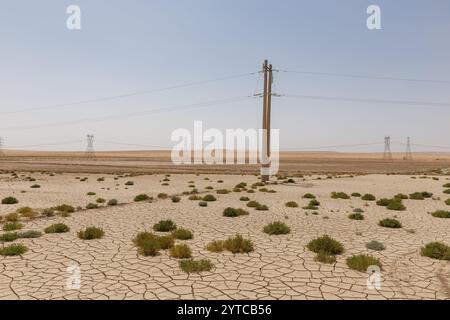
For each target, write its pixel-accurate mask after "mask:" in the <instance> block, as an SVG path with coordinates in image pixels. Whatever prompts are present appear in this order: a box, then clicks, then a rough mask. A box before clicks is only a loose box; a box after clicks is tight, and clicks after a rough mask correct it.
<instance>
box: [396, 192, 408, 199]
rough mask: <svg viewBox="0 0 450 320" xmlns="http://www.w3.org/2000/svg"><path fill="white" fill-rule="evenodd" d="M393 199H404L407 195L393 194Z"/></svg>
mask: <svg viewBox="0 0 450 320" xmlns="http://www.w3.org/2000/svg"><path fill="white" fill-rule="evenodd" d="M394 199H401V200H406V199H408V196H407V195H406V194H403V193H398V194H396V195H395V196H394Z"/></svg>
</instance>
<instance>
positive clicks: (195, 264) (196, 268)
mask: <svg viewBox="0 0 450 320" xmlns="http://www.w3.org/2000/svg"><path fill="white" fill-rule="evenodd" d="M179 266H180V268H181V270H183V271H184V272H187V273H199V272H204V271H210V270H211V269H212V268H213V267H214V265H213V264H212V263H211V261H209V260H207V259H201V260H193V259H189V260H181V261H180V262H179Z"/></svg>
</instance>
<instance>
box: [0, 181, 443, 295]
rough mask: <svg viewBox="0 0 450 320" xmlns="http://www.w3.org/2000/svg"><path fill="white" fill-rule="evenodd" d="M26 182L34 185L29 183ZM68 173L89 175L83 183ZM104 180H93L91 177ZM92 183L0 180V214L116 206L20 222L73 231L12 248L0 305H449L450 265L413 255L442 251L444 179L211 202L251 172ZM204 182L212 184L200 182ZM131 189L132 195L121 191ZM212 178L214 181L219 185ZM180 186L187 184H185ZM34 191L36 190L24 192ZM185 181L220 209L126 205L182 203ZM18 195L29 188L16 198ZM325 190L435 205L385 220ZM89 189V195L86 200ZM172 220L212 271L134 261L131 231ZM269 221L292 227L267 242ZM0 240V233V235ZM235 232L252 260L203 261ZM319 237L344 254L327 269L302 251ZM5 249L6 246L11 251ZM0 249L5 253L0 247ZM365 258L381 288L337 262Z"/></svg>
mask: <svg viewBox="0 0 450 320" xmlns="http://www.w3.org/2000/svg"><path fill="white" fill-rule="evenodd" d="M26 176H32V177H33V178H35V179H36V181H33V182H30V181H26V180H25V177H26ZM77 176H81V177H88V178H89V179H88V180H87V181H85V182H82V181H80V180H79V179H76V177H77ZM99 177H104V178H105V181H103V182H99V181H97V178H99ZM114 177H115V176H114V175H99V174H90V175H84V174H78V175H77V174H56V175H54V176H49V175H48V174H41V173H32V174H30V173H26V174H24V176H21V175H20V174H19V177H17V178H14V177H12V176H11V174H1V175H0V198H4V197H7V196H14V197H16V198H17V199H18V200H19V203H18V204H15V205H4V204H1V205H0V215H2V216H5V215H6V214H8V213H10V212H14V211H15V210H16V209H18V208H20V207H23V206H29V207H32V208H33V209H35V210H37V211H39V210H42V209H44V208H48V207H51V206H55V205H58V204H62V203H67V204H70V205H73V206H74V207H77V206H81V207H83V208H84V207H85V206H86V204H87V203H89V202H95V199H96V198H98V197H102V198H105V199H106V200H109V199H112V198H115V199H118V200H119V202H120V203H121V204H120V205H118V206H115V207H108V206H105V205H101V206H100V207H99V208H98V209H92V210H79V211H76V212H74V213H72V215H71V216H70V217H65V218H64V217H60V216H55V217H41V216H40V217H38V218H36V219H32V220H22V221H21V223H23V224H24V227H23V229H22V230H21V231H27V230H39V231H43V229H44V228H45V227H47V226H49V225H51V224H53V223H57V222H63V223H65V224H67V225H68V226H69V227H70V232H68V233H62V234H43V236H42V237H40V238H35V239H18V240H15V241H14V242H12V243H21V244H24V245H25V246H27V248H28V251H27V252H26V253H24V254H23V255H21V256H6V257H3V256H0V299H450V289H449V282H450V262H449V261H440V260H434V259H430V258H427V257H423V256H421V255H420V248H421V247H422V246H423V245H424V244H426V243H428V242H432V241H440V242H444V243H446V244H450V219H439V218H434V217H432V216H431V215H430V214H428V213H429V212H432V211H435V210H439V209H443V210H449V206H446V205H445V203H444V201H445V200H446V199H447V198H450V195H446V194H444V193H443V188H442V185H443V184H444V183H447V182H449V178H448V176H441V177H439V180H433V179H431V178H430V177H428V178H426V179H421V178H420V177H419V176H417V178H416V179H411V176H409V175H408V176H407V175H364V176H356V177H345V176H342V177H336V178H333V179H324V177H323V176H322V179H320V180H318V179H317V176H308V177H305V180H303V179H300V178H294V179H295V180H296V183H293V184H278V185H270V186H268V188H269V189H273V190H276V193H265V192H260V191H256V192H255V193H252V194H250V193H246V192H240V193H238V192H230V193H229V194H216V193H215V190H216V189H224V188H226V189H230V190H231V189H233V187H234V186H235V185H236V184H238V183H240V182H247V183H248V184H249V185H251V184H252V183H254V182H256V181H257V178H256V177H255V176H251V175H245V176H244V175H242V176H241V175H206V174H202V175H198V176H197V175H193V174H191V175H189V174H183V175H182V174H179V175H172V176H170V177H169V179H170V181H169V182H168V183H169V185H168V186H162V185H161V184H162V180H163V179H164V175H142V176H135V177H120V178H118V179H117V180H114ZM206 177H209V179H210V180H205V178H206ZM129 180H132V181H134V185H133V186H125V182H126V181H129ZM218 180H223V183H219V182H218ZM189 181H194V183H190V182H189ZM32 184H39V185H40V186H41V188H39V189H31V188H30V186H31V185H32ZM191 184H194V185H195V186H196V188H197V189H198V190H199V192H201V193H204V192H205V191H206V190H205V187H206V186H213V187H214V190H211V191H210V193H212V194H214V195H215V196H216V197H217V201H215V202H210V203H208V207H199V205H198V201H191V200H188V196H181V202H179V203H172V202H171V201H170V199H167V200H161V199H156V200H155V201H153V202H139V203H135V202H133V198H134V196H136V195H137V194H140V193H146V194H148V195H149V196H153V197H155V198H156V195H157V194H158V193H160V192H165V193H168V194H169V195H171V194H181V193H182V192H183V191H188V190H190V188H189V185H191ZM22 191H26V192H25V193H23V192H22ZM332 191H344V192H347V193H349V194H350V193H352V192H360V193H361V194H364V193H372V194H374V195H375V196H376V197H377V198H382V197H389V198H390V197H392V196H393V195H395V194H397V193H405V194H409V193H412V192H416V191H429V192H433V193H434V199H425V200H423V201H415V200H404V204H405V205H406V207H407V210H406V211H400V212H397V211H389V210H387V209H386V208H385V207H380V206H377V205H376V204H375V202H373V201H363V200H361V199H360V198H351V199H349V200H335V199H331V197H330V193H331V192H332ZM87 192H95V193H96V195H95V196H88V195H86V193H87ZM305 193H313V194H315V195H316V196H317V199H318V200H319V201H320V202H321V205H320V207H319V209H318V210H315V211H317V213H318V214H317V215H315V214H312V211H311V210H310V211H309V213H308V214H307V212H308V210H305V209H302V207H303V206H305V205H307V203H308V199H302V195H303V194H305ZM243 195H245V196H248V197H249V198H250V199H251V200H256V201H259V202H260V203H262V204H266V205H267V206H268V207H269V210H268V211H256V210H254V209H251V208H246V207H245V202H242V201H239V198H240V197H241V196H243ZM287 201H296V202H298V204H299V207H298V208H288V207H286V206H285V203H286V202H287ZM226 207H236V208H245V209H246V210H248V211H249V212H250V214H249V215H247V216H240V217H235V218H228V217H224V216H222V212H223V210H224V208H226ZM354 208H362V209H364V211H365V212H364V215H365V220H362V221H355V220H350V219H349V218H347V216H348V214H349V213H351V212H352V211H353V209H354ZM394 216H395V217H396V219H398V220H399V221H401V223H402V224H403V228H401V229H389V228H383V227H380V226H378V224H377V223H378V221H379V220H380V219H383V218H386V217H390V218H393V217H394ZM163 219H172V220H173V221H175V222H176V224H177V225H178V226H180V227H184V228H187V229H190V230H192V231H193V233H194V238H193V239H192V240H186V241H181V240H176V242H177V243H187V244H188V245H189V246H190V247H191V249H192V255H193V258H195V259H200V258H206V259H209V260H211V262H212V263H213V264H214V268H213V269H212V270H211V271H209V272H202V273H199V274H187V273H184V272H183V271H182V270H181V269H180V268H179V266H178V262H179V260H177V259H174V258H171V257H169V255H168V253H167V252H166V251H161V254H160V255H159V256H155V257H145V256H141V255H138V253H137V250H136V248H135V247H134V246H133V243H132V241H131V240H132V238H133V237H134V236H135V235H136V234H137V233H138V232H140V231H144V230H151V228H152V226H153V224H155V223H156V222H158V221H159V220H163ZM273 221H283V222H285V223H286V224H287V225H288V226H289V227H290V228H291V232H290V233H289V234H287V235H276V236H275V235H273V236H269V235H267V234H265V233H263V232H262V229H263V227H264V226H265V225H266V224H268V223H270V222H273ZM88 226H97V227H100V228H103V230H104V231H105V236H104V237H103V238H102V239H96V240H89V241H86V240H81V239H79V238H78V237H77V232H78V231H79V230H80V229H82V228H85V227H88ZM0 233H4V231H0ZM237 233H239V234H241V235H243V236H244V237H246V238H249V239H251V240H252V241H253V243H254V247H255V251H253V252H251V253H249V254H236V255H233V254H231V253H229V252H224V253H212V252H209V251H207V250H206V249H205V246H206V245H207V244H208V243H209V242H210V241H212V240H220V239H225V238H227V237H228V236H232V235H235V234H237ZM323 234H328V235H330V236H331V237H333V238H334V239H336V240H339V241H340V242H342V243H343V245H344V247H345V253H344V254H342V255H339V256H337V261H336V263H334V264H323V263H320V262H316V261H315V260H314V258H315V254H314V253H313V252H310V251H309V250H308V249H307V248H306V245H307V243H308V242H309V241H310V240H311V239H313V238H316V237H318V236H321V235H323ZM371 240H377V241H380V242H382V243H383V244H384V245H385V246H386V249H385V250H384V251H372V250H369V249H367V248H366V247H365V244H366V243H367V242H369V241H371ZM9 244H11V243H10V242H7V243H4V244H3V245H9ZM0 246H2V244H0ZM361 253H367V254H372V255H373V256H375V257H377V258H379V259H380V260H381V262H382V264H383V270H382V272H381V288H379V289H368V288H367V285H366V281H367V275H366V273H363V272H358V271H355V270H351V269H349V267H348V266H347V264H346V261H345V260H346V258H347V257H349V256H351V255H353V254H361ZM71 266H76V267H79V268H80V276H81V278H80V281H81V283H80V288H79V289H73V288H72V289H70V288H68V287H67V281H68V279H70V277H72V276H73V274H72V273H70V272H68V269H67V268H68V267H71Z"/></svg>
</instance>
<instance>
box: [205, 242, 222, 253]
mask: <svg viewBox="0 0 450 320" xmlns="http://www.w3.org/2000/svg"><path fill="white" fill-rule="evenodd" d="M206 250H208V251H211V252H222V251H223V250H224V241H222V240H215V241H212V242H210V243H208V245H207V246H206Z"/></svg>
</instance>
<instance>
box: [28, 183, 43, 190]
mask: <svg viewBox="0 0 450 320" xmlns="http://www.w3.org/2000/svg"><path fill="white" fill-rule="evenodd" d="M40 187H41V186H40V185H38V184H33V185H31V186H30V188H31V189H38V188H40Z"/></svg>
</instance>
